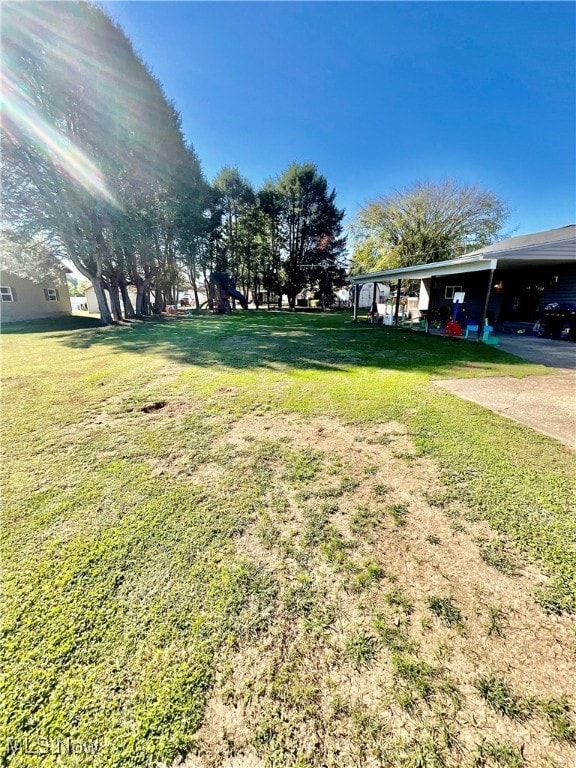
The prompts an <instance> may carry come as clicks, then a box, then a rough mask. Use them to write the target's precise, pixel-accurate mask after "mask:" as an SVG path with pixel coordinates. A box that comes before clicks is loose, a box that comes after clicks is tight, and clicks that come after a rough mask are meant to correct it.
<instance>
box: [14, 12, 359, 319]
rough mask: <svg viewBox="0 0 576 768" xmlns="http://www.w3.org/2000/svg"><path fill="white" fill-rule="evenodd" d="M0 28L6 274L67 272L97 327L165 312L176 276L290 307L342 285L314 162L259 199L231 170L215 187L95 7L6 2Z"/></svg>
mask: <svg viewBox="0 0 576 768" xmlns="http://www.w3.org/2000/svg"><path fill="white" fill-rule="evenodd" d="M2 22H3V23H2V38H3V39H2V59H3V62H2V64H3V67H2V70H3V81H4V82H3V86H4V88H3V90H4V116H3V123H2V204H3V210H2V234H3V238H2V240H3V254H2V255H3V261H4V265H5V267H6V268H7V269H9V270H10V271H12V272H14V273H15V274H17V275H19V276H22V277H29V278H31V279H36V280H41V279H43V278H45V277H46V276H47V275H48V274H55V273H56V272H57V270H58V268H59V267H60V266H61V264H62V260H65V261H69V262H71V263H72V264H73V265H74V267H75V268H76V269H77V270H78V271H79V272H80V273H81V274H82V275H83V277H84V278H86V280H88V281H89V282H90V283H91V285H92V286H93V288H94V291H95V294H96V297H97V300H98V305H99V309H100V315H101V318H102V322H103V323H110V322H113V321H114V320H120V319H122V318H123V317H125V318H132V317H135V316H143V315H147V314H152V313H159V312H162V311H164V310H165V308H166V305H167V304H173V303H175V302H176V300H177V292H178V288H179V286H180V285H181V284H182V281H183V279H185V280H186V281H188V282H189V284H190V285H191V286H192V290H193V292H194V295H195V298H196V302H197V303H198V301H199V292H200V290H199V289H200V288H201V287H203V284H204V286H205V284H206V282H207V280H208V279H209V276H210V273H211V272H212V271H213V270H215V271H227V272H229V273H230V275H231V277H232V279H233V281H235V282H236V285H237V286H238V288H239V289H240V290H241V291H242V292H244V293H245V294H246V295H247V296H248V297H249V298H250V299H252V300H253V301H254V303H255V304H256V306H258V304H259V302H260V301H261V299H262V297H263V296H264V297H268V299H269V298H270V296H274V297H282V295H283V294H284V295H286V296H287V299H288V303H289V306H290V307H292V308H293V307H294V306H295V303H296V296H297V295H298V293H300V292H301V291H302V290H303V289H306V288H307V289H310V290H314V291H316V292H317V295H318V297H319V298H320V300H321V302H322V303H324V302H326V301H327V300H328V299H329V297H330V296H331V294H332V292H333V290H334V289H335V288H336V287H338V286H340V285H341V284H342V283H343V281H344V275H345V269H344V264H343V258H344V253H345V237H344V235H343V228H342V219H343V216H344V212H343V211H342V210H339V209H338V207H337V205H336V202H335V198H336V192H335V190H330V189H329V187H328V183H327V180H326V178H325V177H324V176H323V175H322V174H320V173H319V171H318V169H317V168H316V166H315V165H314V164H312V163H301V164H298V163H293V164H291V165H290V166H289V167H288V168H287V169H286V170H285V171H284V172H283V173H282V174H281V175H280V176H279V177H278V178H276V179H274V180H270V181H268V182H266V183H265V184H264V185H263V186H262V188H260V189H258V190H255V189H254V188H253V186H252V185H251V184H250V182H249V181H248V180H247V179H245V178H243V177H242V176H241V174H240V172H239V171H238V169H237V168H233V167H226V168H223V169H222V171H221V172H220V173H219V174H218V176H217V177H216V178H215V179H214V180H213V182H212V183H209V182H208V180H207V179H206V177H205V175H204V172H203V170H202V166H201V162H200V159H199V158H198V156H197V154H196V152H195V149H194V147H193V145H192V144H190V143H189V142H187V141H186V139H185V137H184V134H183V130H182V125H181V120H180V116H179V114H178V111H177V109H176V107H175V105H174V104H173V103H172V102H171V101H170V100H169V99H168V98H167V97H166V95H165V93H164V90H163V87H162V85H161V83H160V82H159V81H158V80H157V78H155V77H154V75H153V74H152V73H151V72H150V70H149V69H148V67H147V66H146V64H145V63H144V62H143V61H142V60H141V59H140V57H139V56H138V55H137V54H136V53H135V52H134V49H133V47H132V45H131V43H130V41H129V39H128V38H127V37H126V35H125V34H124V32H123V31H122V29H121V28H120V27H119V26H118V25H117V24H116V23H115V22H114V21H113V20H112V19H111V18H110V17H109V16H108V15H107V14H106V13H105V12H104V11H103V10H102V9H100V8H99V7H97V6H95V5H92V4H91V3H87V2H74V3H51V2H48V3H45V2H42V3H40V2H38V3H36V2H33V3H7V4H5V5H4V6H3V19H2ZM129 286H134V287H135V289H136V300H135V303H134V304H133V303H132V300H131V298H130V294H129V291H128V288H129ZM106 289H107V290H108V291H109V295H110V297H111V308H109V306H108V302H107V300H106V294H105V290H106ZM280 302H281V298H280Z"/></svg>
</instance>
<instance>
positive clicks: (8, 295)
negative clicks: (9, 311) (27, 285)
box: [0, 285, 14, 301]
mask: <svg viewBox="0 0 576 768" xmlns="http://www.w3.org/2000/svg"><path fill="white" fill-rule="evenodd" d="M0 299H1V300H2V301H14V293H13V292H12V288H8V286H6V285H2V286H0Z"/></svg>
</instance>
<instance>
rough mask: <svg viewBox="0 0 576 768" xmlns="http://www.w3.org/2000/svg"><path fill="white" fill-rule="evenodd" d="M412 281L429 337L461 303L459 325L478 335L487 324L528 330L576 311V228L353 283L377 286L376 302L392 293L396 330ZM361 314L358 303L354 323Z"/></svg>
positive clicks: (514, 239)
mask: <svg viewBox="0 0 576 768" xmlns="http://www.w3.org/2000/svg"><path fill="white" fill-rule="evenodd" d="M408 281H418V282H419V286H420V289H419V298H418V309H419V311H420V313H421V314H422V317H423V318H424V320H425V322H424V323H422V325H423V326H424V327H425V329H426V331H428V330H429V329H430V321H431V320H432V319H433V318H440V319H442V318H443V319H444V320H445V319H449V318H450V317H452V316H453V315H454V303H455V300H458V301H459V304H460V306H459V307H457V308H456V312H457V313H458V312H459V313H460V314H459V315H458V319H459V320H460V321H461V322H463V323H464V324H465V323H466V322H468V323H470V324H474V325H477V326H478V328H479V329H480V330H479V331H478V335H480V334H481V329H482V328H483V326H484V325H485V323H486V322H487V323H488V324H490V325H493V326H496V327H497V328H500V329H506V328H510V329H528V328H530V327H532V326H533V325H534V324H535V323H536V322H537V321H538V320H539V317H540V315H541V313H542V311H543V309H544V308H545V307H547V306H550V305H552V304H554V303H557V304H558V306H560V307H562V306H568V305H571V304H573V305H574V306H575V309H576V225H574V224H571V225H569V226H566V227H560V228H558V229H550V230H546V231H543V232H534V233H532V234H529V235H520V236H518V237H511V238H508V239H506V240H502V241H500V242H497V243H493V244H492V245H489V246H486V247H484V248H480V249H478V250H475V251H472V252H471V253H467V254H465V255H463V256H460V257H458V258H456V259H449V260H447V261H438V262H434V263H430V264H419V265H416V266H412V267H403V268H398V269H388V270H382V271H379V272H372V273H367V274H363V275H354V276H353V277H351V282H352V284H353V285H355V286H365V285H367V284H370V285H372V291H373V296H374V297H375V298H374V301H375V302H376V297H377V296H378V295H379V293H380V290H381V286H383V285H390V286H391V287H392V289H393V290H394V291H395V324H398V317H399V309H400V302H401V295H402V286H403V284H404V285H406V283H407V282H408ZM355 295H356V296H357V297H359V295H360V292H359V291H358V290H356V291H355ZM358 309H359V302H358V301H356V302H355V304H354V319H357V318H358Z"/></svg>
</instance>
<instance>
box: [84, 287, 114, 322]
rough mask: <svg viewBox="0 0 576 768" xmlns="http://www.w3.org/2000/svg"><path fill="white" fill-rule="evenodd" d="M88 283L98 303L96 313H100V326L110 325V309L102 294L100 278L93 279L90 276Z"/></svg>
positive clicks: (102, 288)
mask: <svg viewBox="0 0 576 768" xmlns="http://www.w3.org/2000/svg"><path fill="white" fill-rule="evenodd" d="M90 282H91V283H92V287H93V288H94V293H95V294H96V300H97V302H98V311H99V312H100V320H101V321H102V325H112V323H113V322H114V320H113V319H112V314H111V312H110V307H109V306H108V302H107V301H106V294H105V293H104V286H103V285H102V278H101V277H93V276H92V275H91V276H90Z"/></svg>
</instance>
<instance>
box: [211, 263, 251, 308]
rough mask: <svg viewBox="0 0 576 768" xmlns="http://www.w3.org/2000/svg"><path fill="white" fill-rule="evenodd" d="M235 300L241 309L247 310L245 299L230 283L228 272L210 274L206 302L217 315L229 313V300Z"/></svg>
mask: <svg viewBox="0 0 576 768" xmlns="http://www.w3.org/2000/svg"><path fill="white" fill-rule="evenodd" d="M231 297H232V298H233V299H236V301H238V302H239V303H240V306H241V307H242V309H248V301H247V300H246V297H245V296H244V295H243V294H241V293H240V291H237V290H236V288H235V287H234V286H233V285H231V283H230V275H229V274H228V272H212V274H211V275H210V282H209V283H208V301H209V304H211V306H212V311H213V312H216V313H218V314H225V313H228V312H230V309H231V307H230V298H231Z"/></svg>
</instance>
